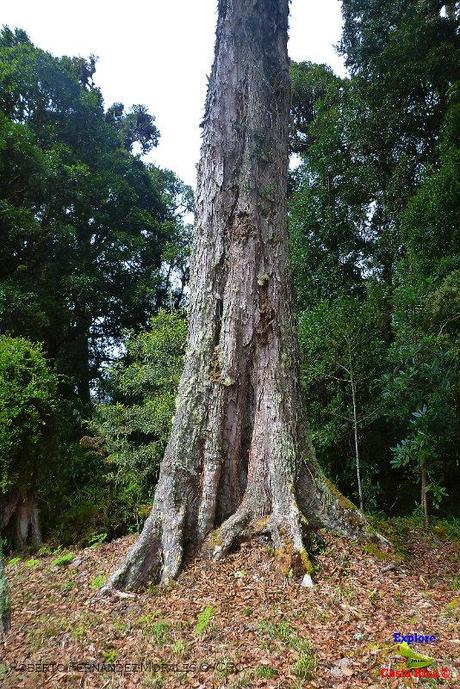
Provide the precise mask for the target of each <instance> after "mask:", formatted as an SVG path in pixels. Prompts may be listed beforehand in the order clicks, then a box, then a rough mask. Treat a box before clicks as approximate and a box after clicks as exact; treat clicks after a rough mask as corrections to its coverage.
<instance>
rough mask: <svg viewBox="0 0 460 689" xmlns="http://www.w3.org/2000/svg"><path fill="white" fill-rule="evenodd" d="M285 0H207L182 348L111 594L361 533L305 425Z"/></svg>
mask: <svg viewBox="0 0 460 689" xmlns="http://www.w3.org/2000/svg"><path fill="white" fill-rule="evenodd" d="M287 30H288V0H219V6H218V23H217V35H216V48H215V59H214V65H213V69H212V73H211V77H210V82H209V88H208V95H207V101H206V110H205V116H204V121H203V142H202V149H201V161H200V166H199V173H198V192H197V200H196V226H195V234H194V244H193V252H192V266H191V284H190V314H189V315H190V323H189V336H188V349H187V355H186V361H185V368H184V372H183V375H182V379H181V383H180V388H179V394H178V401H177V411H176V415H175V419H174V423H173V428H172V434H171V438H170V441H169V444H168V447H167V449H166V453H165V456H164V459H163V462H162V466H161V470H160V477H159V481H158V485H157V489H156V494H155V502H154V506H153V509H152V512H151V514H150V516H149V518H148V519H147V521H146V523H145V526H144V529H143V531H142V534H141V535H140V537H139V539H138V540H137V542H136V543H135V544H134V546H133V547H132V549H131V551H130V552H129V553H128V555H127V556H126V558H125V560H124V562H123V563H122V565H121V567H120V568H119V569H118V570H117V571H116V572H114V573H113V575H112V576H111V578H110V579H109V582H108V585H107V587H106V590H109V589H111V588H118V589H130V590H136V589H138V588H140V587H142V586H143V585H144V584H145V583H146V582H147V581H148V580H153V581H161V582H163V583H165V582H167V581H168V580H170V579H171V578H174V577H176V575H177V574H178V572H179V571H180V568H181V566H182V562H183V558H184V555H185V554H186V553H187V552H190V551H191V550H196V549H197V548H198V547H200V546H201V547H202V549H203V551H205V552H206V553H208V554H211V555H213V556H214V557H216V558H219V557H221V556H223V555H225V554H226V553H227V552H228V551H229V550H230V548H231V547H232V546H233V545H234V544H235V543H237V542H238V541H240V540H241V539H243V538H248V537H250V536H251V535H252V534H254V533H261V532H264V533H267V534H269V535H270V536H271V538H272V540H273V543H274V546H275V547H276V548H277V549H279V550H280V551H281V552H284V553H287V554H288V555H289V557H290V558H291V562H292V566H293V567H296V568H297V570H299V569H300V573H302V572H308V571H309V570H310V563H309V559H308V555H307V552H306V550H305V548H304V536H305V533H306V530H308V528H311V527H317V526H319V525H322V526H326V527H329V528H331V529H334V530H336V531H339V532H341V533H345V534H347V535H349V536H353V537H355V536H359V535H363V534H364V533H365V532H366V530H367V526H366V522H365V519H364V517H363V516H362V515H361V513H360V512H359V511H357V510H356V508H355V507H354V506H353V505H352V504H351V503H350V502H349V501H347V500H346V499H345V498H343V496H341V494H340V493H339V492H338V491H336V490H335V488H334V487H333V486H331V485H330V484H328V483H327V481H326V480H325V479H324V478H323V476H322V474H321V472H320V470H319V468H318V465H317V463H316V460H315V458H314V454H313V450H312V448H311V446H310V444H309V441H308V438H307V437H306V433H305V428H306V426H305V423H304V418H303V412H302V395H301V390H300V383H299V368H298V352H297V342H296V327H295V320H294V316H293V308H292V300H291V284H290V277H289V257H288V235H287V174H288V110H289V93H290V87H289V74H288V56H287Z"/></svg>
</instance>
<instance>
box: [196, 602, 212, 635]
mask: <svg viewBox="0 0 460 689" xmlns="http://www.w3.org/2000/svg"><path fill="white" fill-rule="evenodd" d="M213 617H214V608H213V607H212V605H207V606H206V607H205V608H204V610H202V611H201V612H200V613H198V616H197V618H196V624H195V629H194V634H196V636H203V634H204V633H205V632H206V630H207V629H208V627H209V625H210V623H211V620H212V618H213Z"/></svg>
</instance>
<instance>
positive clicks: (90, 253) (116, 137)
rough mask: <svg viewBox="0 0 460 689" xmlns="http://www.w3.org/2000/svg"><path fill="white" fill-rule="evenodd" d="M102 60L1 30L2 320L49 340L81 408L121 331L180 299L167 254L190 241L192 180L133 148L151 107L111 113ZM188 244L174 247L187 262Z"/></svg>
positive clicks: (146, 135)
mask: <svg viewBox="0 0 460 689" xmlns="http://www.w3.org/2000/svg"><path fill="white" fill-rule="evenodd" d="M95 69H96V61H95V59H94V57H90V58H89V59H84V58H69V57H54V56H53V55H51V54H49V53H47V52H45V51H43V50H40V49H39V48H37V47H35V46H34V45H33V44H32V43H31V41H30V40H29V39H28V37H27V36H26V34H25V33H24V32H21V31H18V30H16V31H15V32H12V31H10V30H9V29H8V28H4V29H3V30H2V32H1V33H0V111H1V114H0V209H1V212H0V233H1V236H2V244H1V247H0V327H1V328H2V329H3V330H7V331H9V332H10V333H11V334H13V335H22V336H27V337H31V338H32V339H33V340H39V341H42V342H43V343H44V350H45V352H46V354H47V356H49V357H51V358H52V359H53V360H54V361H55V363H56V368H57V370H58V372H59V373H61V374H63V375H64V376H65V378H63V379H62V385H61V387H62V389H63V391H64V392H65V395H66V397H68V398H69V399H74V398H75V396H77V397H78V399H79V401H80V402H81V403H82V404H83V405H85V406H86V410H87V409H88V406H89V404H90V401H91V399H90V392H91V388H92V387H94V385H95V383H96V382H97V381H98V380H99V379H100V377H101V372H102V364H104V363H105V362H106V361H107V360H108V359H109V358H110V357H111V352H112V349H113V347H114V346H116V345H117V344H119V343H120V340H121V338H122V333H123V330H124V329H125V328H135V329H139V327H141V326H143V325H146V323H147V321H148V318H149V316H150V315H151V314H152V313H153V312H154V311H155V310H156V309H157V308H158V306H160V305H161V304H162V303H163V302H164V301H167V299H168V298H169V296H170V292H173V293H174V295H175V298H176V297H177V299H178V300H179V301H180V299H181V297H182V293H183V286H182V290H181V291H179V292H178V293H177V294H176V293H175V292H176V290H172V289H170V285H169V277H174V279H176V278H177V275H176V274H175V273H174V267H175V265H174V261H173V262H172V263H171V259H172V257H173V254H174V249H173V247H175V246H176V245H177V244H178V243H181V242H182V243H183V244H185V243H186V241H187V240H185V242H183V240H182V236H181V232H182V230H184V232H185V229H184V228H183V224H182V221H181V215H182V211H181V209H180V206H181V204H182V203H183V199H184V198H185V197H186V196H187V193H188V192H187V190H186V188H185V187H184V185H182V184H181V183H180V182H179V181H178V180H177V178H176V177H175V176H174V175H173V174H172V173H171V172H169V171H161V170H159V169H158V168H155V167H154V166H152V165H146V164H145V163H143V162H142V160H141V159H140V157H139V156H138V155H136V154H135V153H133V152H132V151H133V149H134V148H136V147H137V146H138V147H140V150H141V151H142V152H143V153H146V152H148V151H149V150H150V149H151V148H152V147H153V146H156V145H157V142H158V137H159V133H158V130H157V128H156V126H155V124H154V118H153V116H151V115H150V114H149V113H148V112H147V110H146V108H145V107H144V106H142V105H135V106H133V109H132V110H131V111H130V112H125V109H124V107H123V105H121V104H115V105H114V106H112V107H111V108H109V109H108V110H107V111H106V112H104V103H103V99H102V95H101V93H100V90H99V89H98V88H97V86H96V85H95V83H94V80H93V77H94V72H95ZM163 250H164V251H165V252H166V253H167V254H168V255H167V256H163ZM185 254H186V250H185V246H181V247H180V248H176V251H175V256H174V260H176V259H177V261H176V263H177V265H178V266H179V265H180V267H181V269H182V270H183V271H186V255H185ZM179 272H180V271H179ZM166 276H168V277H166Z"/></svg>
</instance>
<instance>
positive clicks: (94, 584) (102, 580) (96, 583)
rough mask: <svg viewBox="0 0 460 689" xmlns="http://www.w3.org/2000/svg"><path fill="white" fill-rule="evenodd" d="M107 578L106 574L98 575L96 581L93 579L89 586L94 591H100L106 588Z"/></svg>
mask: <svg viewBox="0 0 460 689" xmlns="http://www.w3.org/2000/svg"><path fill="white" fill-rule="evenodd" d="M106 579H107V577H106V576H105V574H98V575H97V576H96V577H94V579H91V581H90V582H89V586H90V588H92V589H100V588H102V587H103V586H104V584H105V582H106Z"/></svg>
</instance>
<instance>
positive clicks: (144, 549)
mask: <svg viewBox="0 0 460 689" xmlns="http://www.w3.org/2000/svg"><path fill="white" fill-rule="evenodd" d="M312 466H314V465H313V464H312V465H311V467H312ZM315 476H316V479H315V491H314V492H312V491H308V490H305V489H306V486H305V485H304V486H302V487H303V489H304V490H303V491H302V490H299V491H297V492H298V496H296V495H295V494H294V492H292V494H291V495H290V498H289V500H286V499H284V500H283V501H282V503H280V502H278V503H275V502H274V501H272V505H273V509H272V511H271V512H270V513H264V511H262V510H263V508H264V505H263V504H262V503H260V502H258V501H257V500H251V499H250V495H251V492H250V491H249V492H248V491H246V494H245V498H244V499H243V502H242V503H241V505H240V506H239V507H238V509H237V510H236V511H235V512H234V514H232V515H231V516H230V517H229V518H228V519H226V520H225V521H224V522H223V523H222V524H220V525H219V526H218V527H217V528H215V529H213V530H212V531H210V532H209V533H208V534H207V535H206V537H205V538H204V539H203V540H202V542H201V543H200V542H197V541H196V538H195V540H194V539H193V537H191V536H192V534H190V532H188V531H187V520H186V518H185V513H186V510H185V505H182V506H181V507H180V508H179V509H178V508H177V507H175V506H174V505H173V504H171V501H170V500H169V499H166V497H168V496H163V495H162V485H161V483H160V485H159V490H158V491H157V494H158V496H157V498H156V501H155V505H154V508H153V510H152V513H151V515H150V516H149V518H148V519H147V521H146V522H145V525H144V528H143V531H142V533H141V534H140V536H139V538H138V540H137V541H136V543H135V544H134V545H133V546H132V548H131V550H130V551H129V552H128V554H127V556H126V558H125V560H124V562H123V563H122V565H121V567H120V568H119V569H118V570H117V571H115V572H114V573H113V574H112V576H111V577H110V579H109V581H108V582H107V584H106V586H105V587H104V588H103V589H102V593H103V594H106V593H108V592H110V590H113V589H114V590H125V591H126V590H127V591H138V590H140V589H142V588H143V587H144V586H145V585H146V584H148V583H157V584H161V585H167V584H169V583H170V582H171V580H174V579H175V578H176V577H177V576H178V574H179V573H180V570H181V568H182V563H183V559H184V555H185V554H186V553H190V552H198V553H199V554H200V555H201V556H202V557H208V558H212V559H214V560H220V559H222V558H224V557H225V556H226V555H227V554H228V553H229V552H230V551H231V550H232V549H234V548H236V547H237V546H238V545H240V544H241V543H242V542H244V541H248V540H250V539H252V538H254V537H257V536H261V535H266V536H268V537H269V538H270V540H271V542H272V544H273V547H274V549H275V553H276V556H277V559H278V561H279V563H280V566H281V567H282V569H283V571H285V572H286V574H288V573H289V574H290V575H293V576H294V577H295V578H296V579H298V580H299V582H300V581H301V580H303V579H304V577H305V575H311V574H312V573H313V565H312V562H311V559H310V556H309V553H308V548H307V547H306V545H305V544H306V542H307V541H308V539H309V535H311V533H312V532H314V531H315V530H316V529H318V528H322V527H324V528H327V529H329V530H331V531H333V532H335V533H338V534H340V535H342V536H346V537H348V538H351V539H359V540H363V541H364V540H371V539H374V540H375V539H378V540H379V541H380V544H381V545H383V546H384V547H386V546H388V545H389V544H388V542H387V541H386V540H385V539H384V538H383V537H382V536H379V535H378V534H375V533H374V532H373V531H372V530H371V528H370V526H369V524H368V522H367V521H366V519H365V517H364V516H363V514H362V513H361V512H360V511H359V510H358V509H357V508H356V507H355V505H354V504H353V503H352V502H351V501H349V500H348V499H347V498H346V497H345V496H343V495H342V494H341V493H340V491H338V490H337V489H336V488H335V486H334V485H333V484H332V483H330V482H329V481H328V480H327V479H325V478H324V477H323V476H322V475H321V474H320V472H319V470H318V468H317V467H316V466H315ZM306 481H307V475H306V473H305V474H304V475H303V482H306ZM310 488H311V486H310ZM300 506H302V507H303V509H300ZM261 507H262V510H261ZM307 515H308V516H307ZM195 533H196V532H195Z"/></svg>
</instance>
